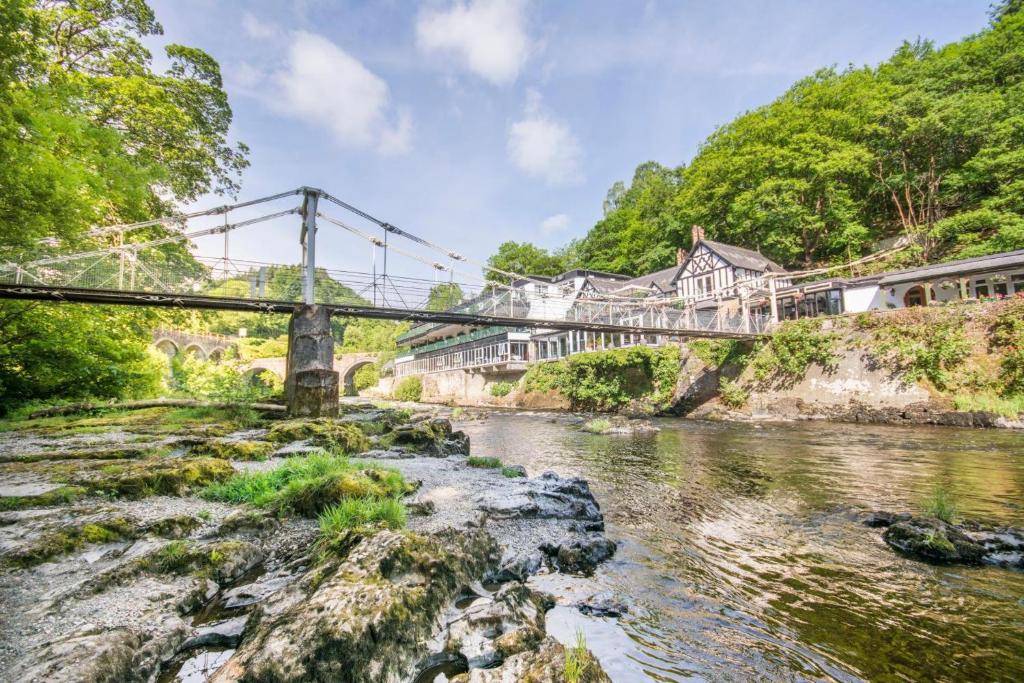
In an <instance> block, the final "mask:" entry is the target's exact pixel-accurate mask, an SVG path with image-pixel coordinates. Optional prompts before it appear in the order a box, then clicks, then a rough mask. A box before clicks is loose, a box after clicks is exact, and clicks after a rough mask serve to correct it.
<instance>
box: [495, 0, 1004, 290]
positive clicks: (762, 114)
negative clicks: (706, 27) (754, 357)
mask: <svg viewBox="0 0 1024 683" xmlns="http://www.w3.org/2000/svg"><path fill="white" fill-rule="evenodd" d="M1022 5H1024V3H1022V2H1021V0H1007V1H1005V2H1002V3H1000V4H999V5H998V6H996V7H995V8H994V9H993V13H992V22H991V25H990V27H989V28H988V29H986V30H985V31H983V32H981V33H979V34H977V35H974V36H970V37H967V38H965V39H963V40H962V41H960V42H957V43H953V44H951V45H947V46H945V47H943V48H941V49H936V48H935V47H934V46H933V45H932V44H931V43H928V42H924V41H919V42H916V43H905V44H904V45H902V46H900V47H899V49H897V50H896V52H895V54H894V55H893V56H892V58H890V59H889V60H888V61H886V62H884V63H883V64H881V65H879V66H877V67H874V68H870V67H862V68H852V67H851V68H848V69H844V70H837V69H835V68H826V69H822V70H820V71H818V72H817V73H815V74H813V75H811V76H808V77H807V78H805V79H803V80H801V81H799V82H797V83H796V84H794V85H793V86H792V87H791V88H790V89H789V90H788V91H787V92H786V93H785V94H783V95H782V96H781V97H779V98H778V99H777V100H775V101H774V102H772V103H771V104H768V105H766V106H764V107H761V108H759V109H756V110H754V111H751V112H748V113H746V114H744V115H742V116H740V117H738V118H737V119H735V120H734V121H732V122H730V123H727V124H726V125H724V126H722V127H721V128H720V129H719V130H717V131H716V132H715V133H714V134H712V135H711V136H710V137H709V138H708V139H707V140H706V141H705V142H704V143H703V144H702V145H701V147H700V149H699V151H698V152H697V154H696V156H695V157H694V158H693V160H692V161H691V162H690V163H689V165H681V166H679V167H676V168H666V167H664V166H662V165H660V164H658V163H655V162H647V163H643V164H641V165H640V166H639V167H638V168H637V170H636V173H635V175H634V176H633V180H632V182H631V183H630V184H629V186H626V185H625V184H624V183H616V184H615V185H614V186H613V187H612V188H611V190H610V191H609V192H608V197H607V199H606V200H605V203H604V217H603V218H602V219H601V220H599V221H598V222H597V224H596V225H594V227H593V228H592V229H591V230H590V232H589V233H588V234H587V235H586V236H585V237H584V238H582V239H581V240H579V241H577V242H574V243H572V244H570V245H568V246H567V247H566V248H564V249H563V250H560V251H559V252H556V253H555V254H548V253H547V252H545V251H543V250H536V249H535V248H532V245H523V244H515V243H507V244H505V245H502V247H501V249H500V250H499V252H498V254H496V255H494V256H493V257H492V261H491V262H492V265H495V266H496V267H500V268H503V269H513V270H514V269H515V267H516V266H521V267H526V269H527V270H529V266H531V265H539V266H540V269H538V271H537V272H538V274H548V271H554V272H557V271H559V270H562V269H565V268H569V267H577V266H584V267H589V268H594V269H598V270H605V271H612V272H619V273H625V274H634V275H635V274H640V273H644V272H650V271H653V270H657V269H659V268H665V267H668V266H670V265H672V263H673V262H674V259H675V251H676V248H677V247H684V248H687V247H689V245H690V226H691V225H693V224H698V225H703V226H705V228H706V231H707V235H708V237H709V238H711V239H716V240H720V241H724V242H729V243H733V244H737V245H742V246H746V247H750V248H760V249H761V250H762V251H763V252H764V253H765V254H767V255H769V256H771V257H772V258H773V259H775V260H777V261H779V262H780V263H783V264H785V265H788V266H806V265H809V264H812V263H828V262H832V263H835V262H841V261H846V260H849V259H850V258H851V257H853V258H855V257H858V256H861V255H864V254H866V253H869V252H870V251H872V245H874V244H875V243H876V242H878V241H879V240H881V239H884V238H888V237H894V236H898V235H913V236H916V237H917V238H918V239H919V244H920V247H919V248H916V249H913V250H911V252H910V253H908V254H906V255H904V256H903V257H902V260H903V262H920V261H924V260H929V261H931V260H944V259H952V258H959V257H967V256H976V255H981V254H986V253H992V252H999V251H1006V250H1012V249H1021V248H1024V12H1021V11H1020V9H1021V7H1022ZM908 30H909V31H911V32H912V30H913V29H912V27H910V28H908ZM524 255H525V256H527V257H529V258H528V259H523V258H522V257H523V256H524ZM890 265H894V264H890ZM518 272H523V271H518ZM531 272H532V271H531Z"/></svg>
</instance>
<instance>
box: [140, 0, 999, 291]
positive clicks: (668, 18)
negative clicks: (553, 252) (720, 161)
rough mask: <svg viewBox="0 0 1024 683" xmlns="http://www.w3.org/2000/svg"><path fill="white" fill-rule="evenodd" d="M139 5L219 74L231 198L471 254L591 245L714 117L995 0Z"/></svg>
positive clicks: (284, 230)
mask: <svg viewBox="0 0 1024 683" xmlns="http://www.w3.org/2000/svg"><path fill="white" fill-rule="evenodd" d="M151 4H152V5H153V7H154V9H155V10H156V12H157V17H158V19H159V20H160V21H161V23H162V24H163V26H164V29H165V35H164V36H163V37H161V38H160V39H157V40H153V41H150V45H151V47H152V48H153V51H154V54H155V56H157V57H159V52H160V46H161V45H162V44H163V43H166V42H179V43H183V44H186V45H192V46H196V47H200V48H202V49H204V50H206V51H207V52H209V53H210V54H212V55H213V56H214V57H215V58H216V59H217V60H218V61H219V62H220V64H221V67H222V69H223V72H224V76H225V84H226V88H227V91H228V94H229V97H230V101H231V105H232V107H233V109H234V112H235V120H234V125H233V130H232V135H233V137H234V138H235V139H238V140H242V141H244V142H246V143H247V144H248V145H249V146H250V147H251V149H252V154H251V162H252V166H251V168H250V169H248V170H247V171H246V172H245V175H244V177H243V179H242V192H241V194H240V196H239V198H240V199H247V198H253V197H257V196H262V195H266V194H270V193H273V192H275V191H280V190H284V189H289V188H293V187H297V186H300V185H311V186H318V187H322V188H323V189H325V190H327V191H329V192H331V193H332V194H334V195H336V196H338V197H341V198H343V199H345V200H346V201H349V202H351V203H353V204H355V205H357V206H359V207H361V208H363V209H365V210H367V211H369V212H370V213H373V214H375V215H377V216H379V217H381V218H383V219H385V220H388V221H390V222H391V223H393V224H395V225H398V226H400V227H402V228H404V229H407V230H409V231H411V232H415V233H418V234H421V235H422V236H424V237H426V238H427V239H431V240H434V241H436V242H438V243H441V244H444V245H446V246H450V247H452V248H454V249H457V250H459V251H460V252H462V253H465V254H466V255H468V256H471V257H473V258H475V259H478V260H481V261H482V260H484V259H485V258H486V257H487V256H488V255H489V254H490V253H492V252H493V251H494V250H495V248H496V247H497V245H498V244H499V243H501V242H502V241H505V240H508V239H514V240H528V241H531V242H535V243H537V244H540V245H542V246H546V247H555V246H558V245H561V244H563V243H565V242H566V241H568V240H569V239H570V238H573V237H580V236H582V235H584V234H585V233H586V231H587V230H588V229H589V228H590V227H591V226H592V225H593V224H594V222H595V221H596V220H597V219H598V218H599V217H600V213H601V202H602V200H603V199H604V196H605V193H606V192H607V190H608V188H609V187H610V186H611V184H612V183H614V182H615V181H616V180H626V181H628V180H629V178H630V177H631V176H632V173H633V169H634V168H635V167H636V166H637V165H638V164H639V163H641V162H643V161H646V160H652V159H653V160H656V161H659V162H661V163H663V164H666V165H677V164H679V163H681V162H685V161H688V160H689V159H690V158H692V156H693V155H694V153H695V152H696V150H697V148H698V146H699V144H700V143H701V141H702V140H704V138H706V137H707V136H708V135H709V134H710V133H711V132H713V131H714V129H715V127H716V126H719V125H721V124H724V123H727V122H728V121H729V120H731V119H732V118H733V117H735V116H736V115H737V114H740V113H742V112H744V111H746V110H748V109H751V108H754V107H757V106H760V105H762V104H765V103H768V102H770V101H771V100H772V99H774V98H775V97H777V96H778V95H780V94H781V93H782V92H783V91H785V90H786V88H787V87H788V86H789V85H790V84H792V82H793V81H794V80H796V79H798V78H801V77H803V76H805V75H808V74H810V73H812V72H813V71H814V70H815V69H818V68H820V67H824V66H830V65H837V66H839V67H844V66H846V65H848V64H853V65H858V66H859V65H863V64H876V63H878V62H879V61H882V60H884V59H885V58H887V57H888V56H889V55H890V54H891V53H892V52H893V51H894V50H895V49H896V48H897V47H898V45H899V44H900V43H901V42H902V41H903V40H914V39H916V38H918V37H922V38H927V39H930V40H933V41H935V42H936V43H937V44H939V45H941V44H945V43H948V42H951V41H954V40H957V39H959V38H961V37H963V36H965V35H968V34H970V33H974V32H977V31H978V30H980V29H982V28H983V27H984V26H985V24H986V23H987V11H988V7H989V4H990V0H932V1H931V2H924V1H921V0H899V1H897V0H890V1H888V2H883V1H880V0H856V1H850V2H846V1H842V2H841V1H839V0H834V1H831V2H825V1H821V0H819V1H812V0H804V1H786V0H776V1H772V2H767V1H765V2H752V1H738V2H724V1H722V2H711V1H707V2H696V1H692V2H688V1H685V0H676V1H673V2H668V1H666V0H661V1H656V0H650V1H648V2H646V3H645V2H642V1H640V0H631V1H626V0H620V1H617V2H616V1H610V0H588V1H586V2H584V1H582V0H580V1H577V2H542V1H541V0H455V1H453V0H437V1H428V2H422V3H414V2H403V1H399V0H392V1H386V0H380V1H377V2H350V1H347V0H245V1H243V0H220V1H217V0H151ZM157 64H158V65H159V64H160V60H159V59H157ZM219 203H223V199H220V198H206V199H204V200H203V201H201V202H200V203H199V205H200V206H208V205H213V204H219ZM297 226H298V219H297V218H294V217H290V218H288V219H282V220H280V221H278V222H276V223H274V224H268V225H265V226H260V227H256V228H249V229H247V230H246V235H247V237H243V236H241V235H239V236H238V237H237V238H235V237H233V238H232V254H233V255H234V256H236V257H241V258H249V259H253V260H259V261H267V262H296V261H297V259H298V253H299V252H298V246H297V242H296V240H297V235H298V227H297ZM319 234H320V248H319V249H318V252H319V256H320V257H321V262H322V263H324V264H325V265H328V266H333V267H339V268H359V269H362V270H365V269H366V265H367V262H368V256H369V246H368V245H367V244H366V243H364V242H359V241H358V240H357V239H355V238H352V237H347V236H345V235H343V234H339V232H338V231H337V230H336V229H331V230H327V226H325V227H324V228H323V229H321V231H320V233H319ZM219 250H220V246H219V242H218V241H216V240H205V241H203V242H202V243H201V244H200V251H201V253H204V254H212V255H217V254H219ZM392 263H394V264H395V267H396V268H400V269H402V270H404V271H405V272H407V273H408V274H417V275H424V274H426V273H429V268H427V267H426V266H422V265H420V264H417V263H416V262H412V261H405V262H404V263H403V264H402V265H399V263H402V259H400V258H398V257H395V259H393V261H392Z"/></svg>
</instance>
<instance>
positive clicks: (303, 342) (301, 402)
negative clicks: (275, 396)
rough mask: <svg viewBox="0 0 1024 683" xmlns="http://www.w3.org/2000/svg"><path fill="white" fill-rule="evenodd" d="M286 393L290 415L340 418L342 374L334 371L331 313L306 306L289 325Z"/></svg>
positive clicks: (296, 313)
mask: <svg viewBox="0 0 1024 683" xmlns="http://www.w3.org/2000/svg"><path fill="white" fill-rule="evenodd" d="M284 391H285V397H286V399H287V402H288V414H289V415H292V416H295V417H335V416H336V415H337V414H338V373H337V372H335V371H334V337H332V336H331V313H330V310H328V309H326V308H323V307H321V306H309V305H302V306H299V307H297V308H296V309H295V312H294V313H292V317H291V320H289V321H288V357H287V360H286V362H285V380H284Z"/></svg>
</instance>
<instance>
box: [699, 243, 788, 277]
mask: <svg viewBox="0 0 1024 683" xmlns="http://www.w3.org/2000/svg"><path fill="white" fill-rule="evenodd" d="M700 243H701V244H703V245H704V246H706V247H707V248H708V249H710V250H711V251H713V252H715V253H716V254H718V255H719V256H721V257H722V258H723V259H725V260H726V261H728V262H729V263H731V264H732V265H734V266H739V267H740V268H746V269H747V270H760V271H770V272H775V273H784V272H786V271H785V269H784V268H783V267H782V266H780V265H779V264H778V263H776V262H775V261H772V260H771V259H770V258H768V257H767V256H765V255H764V254H762V253H761V252H759V251H754V250H753V249H745V248H743V247H737V246H734V245H732V244H725V243H724V242H715V241H713V240H701V241H700Z"/></svg>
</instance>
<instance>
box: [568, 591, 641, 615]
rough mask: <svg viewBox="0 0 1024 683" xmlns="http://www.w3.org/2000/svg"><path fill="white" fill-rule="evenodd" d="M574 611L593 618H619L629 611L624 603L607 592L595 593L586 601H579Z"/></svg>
mask: <svg viewBox="0 0 1024 683" xmlns="http://www.w3.org/2000/svg"><path fill="white" fill-rule="evenodd" d="M576 609H578V610H579V611H580V612H581V613H582V614H588V615H590V616H594V617H621V616H622V615H623V614H625V613H626V612H628V611H629V609H628V608H627V607H626V604H625V603H624V602H622V601H621V600H619V599H617V598H616V597H615V595H614V594H613V593H608V592H605V593H596V594H594V595H591V596H590V597H589V598H587V599H586V600H580V601H579V602H577V603H576Z"/></svg>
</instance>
